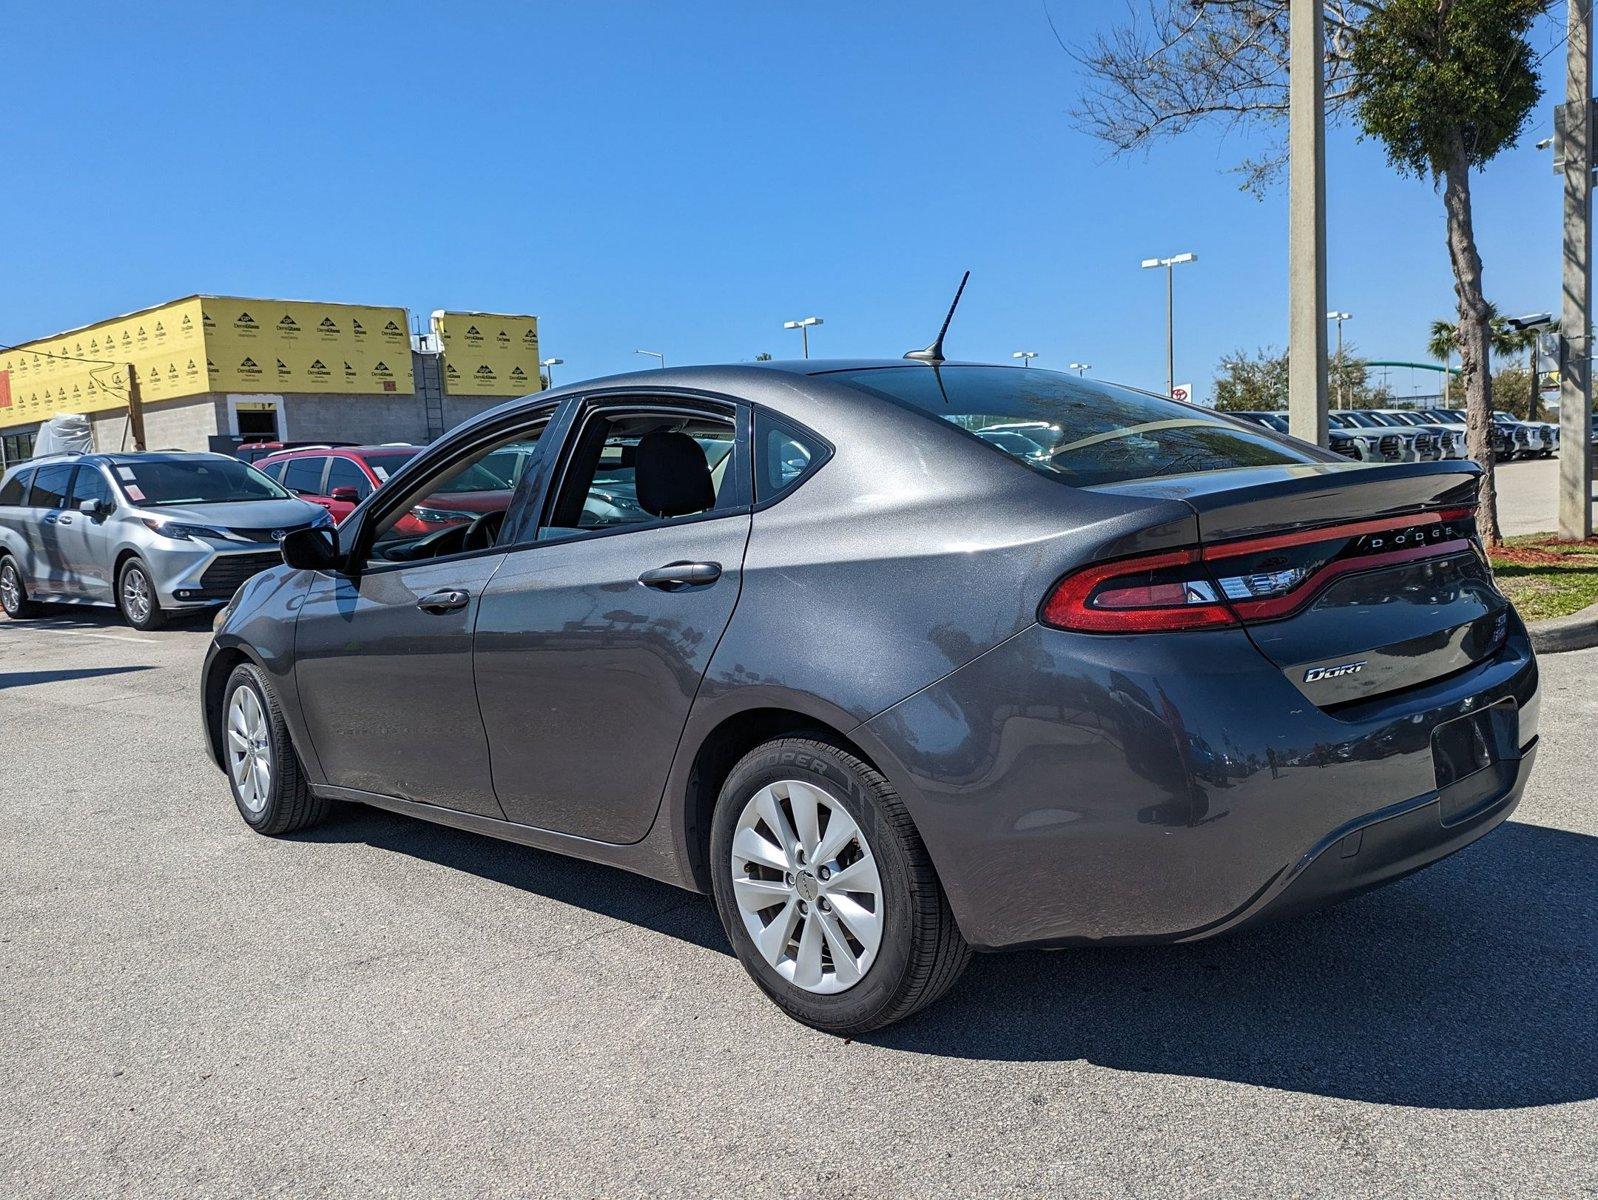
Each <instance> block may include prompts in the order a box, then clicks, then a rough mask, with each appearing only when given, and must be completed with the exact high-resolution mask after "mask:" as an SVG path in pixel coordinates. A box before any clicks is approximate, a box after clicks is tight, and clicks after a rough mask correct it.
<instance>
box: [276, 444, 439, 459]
mask: <svg viewBox="0 0 1598 1200" xmlns="http://www.w3.org/2000/svg"><path fill="white" fill-rule="evenodd" d="M425 449H427V447H426V446H412V445H403V446H399V445H388V446H382V445H378V446H294V447H292V448H290V449H288V450H274V451H273V452H272V453H271V454H268V455H266V456H265V457H264V458H263V460H262V461H265V459H266V458H299V457H303V456H304V455H307V454H321V455H328V454H354V455H357V456H359V455H362V454H393V453H395V452H396V451H404V450H409V451H411V452H413V453H416V454H420V453H421V452H422V451H423V450H425Z"/></svg>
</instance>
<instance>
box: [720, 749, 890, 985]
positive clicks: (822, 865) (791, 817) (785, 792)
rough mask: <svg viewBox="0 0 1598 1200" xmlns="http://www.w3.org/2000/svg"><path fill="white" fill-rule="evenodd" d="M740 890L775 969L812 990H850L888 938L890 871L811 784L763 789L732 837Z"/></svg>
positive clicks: (746, 919)
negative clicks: (885, 886) (885, 873)
mask: <svg viewBox="0 0 1598 1200" xmlns="http://www.w3.org/2000/svg"><path fill="white" fill-rule="evenodd" d="M732 890H733V896H734V898H735V900H736V901H737V904H738V913H739V915H740V916H741V917H742V918H743V923H744V929H745V930H746V931H748V934H749V937H750V939H751V940H752V941H753V942H754V944H755V948H756V949H757V950H758V951H759V952H760V956H761V957H762V958H764V959H765V960H766V962H767V963H768V964H770V966H771V968H772V969H773V970H775V971H776V972H777V973H778V974H779V975H781V976H782V977H783V978H784V979H786V980H787V981H788V982H789V983H792V984H793V985H795V986H796V987H801V988H803V989H804V990H805V991H807V992H821V993H830V992H842V991H847V990H848V989H849V988H851V987H853V986H854V985H855V984H857V983H859V982H860V980H861V979H862V978H864V977H865V974H866V972H867V971H869V970H870V969H871V964H872V963H873V962H874V961H875V960H876V957H877V950H878V948H879V947H880V946H881V945H882V921H883V903H882V879H881V876H880V875H879V874H878V873H877V862H876V859H875V858H874V857H873V856H872V853H871V847H870V846H869V845H868V844H867V843H866V838H865V834H863V833H861V832H860V827H859V826H858V825H857V824H855V820H854V818H853V817H851V816H850V815H849V811H848V810H847V809H846V808H844V806H843V805H842V804H841V803H840V802H839V801H837V800H836V799H834V798H833V797H831V796H829V795H828V794H827V793H826V792H824V791H822V790H821V789H819V788H817V787H815V786H814V785H812V784H808V783H801V782H800V781H798V780H796V779H785V780H781V781H779V782H777V783H773V784H770V785H769V786H767V787H763V788H761V789H760V790H759V791H758V792H756V793H755V794H754V796H752V797H751V798H750V800H749V802H748V803H747V804H745V805H744V808H743V812H741V813H740V814H739V815H738V826H737V829H736V830H734V832H733V837H732Z"/></svg>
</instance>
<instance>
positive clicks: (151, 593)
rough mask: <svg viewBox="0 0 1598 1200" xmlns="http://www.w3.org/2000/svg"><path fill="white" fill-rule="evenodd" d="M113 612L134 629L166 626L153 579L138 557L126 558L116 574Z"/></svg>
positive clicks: (148, 569)
mask: <svg viewBox="0 0 1598 1200" xmlns="http://www.w3.org/2000/svg"><path fill="white" fill-rule="evenodd" d="M117 610H118V611H119V612H121V614H122V619H123V620H124V621H126V622H127V623H128V624H129V625H131V626H133V628H135V629H139V630H150V629H159V628H161V626H162V625H164V624H166V613H165V611H163V610H162V608H161V597H160V596H158V595H156V591H155V580H154V578H153V577H152V576H151V574H150V568H149V567H147V566H145V565H144V560H143V559H141V558H130V559H128V561H127V562H125V563H123V564H122V569H121V570H120V571H118V572H117Z"/></svg>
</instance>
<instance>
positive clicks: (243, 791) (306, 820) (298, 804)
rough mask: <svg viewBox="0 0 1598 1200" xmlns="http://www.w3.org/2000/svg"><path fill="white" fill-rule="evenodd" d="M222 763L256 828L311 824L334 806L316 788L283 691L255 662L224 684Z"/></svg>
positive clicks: (270, 830) (284, 829)
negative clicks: (293, 735) (293, 734)
mask: <svg viewBox="0 0 1598 1200" xmlns="http://www.w3.org/2000/svg"><path fill="white" fill-rule="evenodd" d="M261 764H264V767H262V765H261ZM222 768H223V770H224V771H225V772H226V773H227V779H228V788H229V790H230V791H232V793H233V803H234V804H236V805H237V806H238V810H239V815H240V816H241V817H243V818H244V823H245V824H246V825H248V826H249V827H250V828H251V829H253V830H255V832H256V833H262V834H266V835H267V836H269V837H277V836H279V835H281V834H285V833H295V832H297V831H299V830H301V829H308V828H310V827H311V826H312V825H316V824H319V823H320V822H321V821H322V820H323V819H324V818H325V817H326V816H327V814H328V813H329V812H330V811H331V810H332V808H333V802H332V801H331V800H324V799H321V798H319V797H317V796H314V795H312V794H311V789H310V786H309V785H308V784H307V783H306V782H305V771H304V768H302V767H301V766H300V758H299V755H298V754H296V753H295V752H294V743H293V742H292V741H291V740H290V738H289V731H288V726H287V725H286V724H285V723H284V721H283V710H282V709H281V708H280V707H279V705H278V702H277V696H276V695H274V694H273V691H272V686H271V684H270V683H269V682H268V681H267V678H266V676H265V675H264V674H263V673H262V671H261V669H260V668H259V667H256V666H255V665H253V664H251V663H242V664H240V665H239V666H237V667H235V668H234V669H233V674H232V675H230V676H228V681H227V685H226V686H225V687H224V688H223V689H222ZM263 776H264V780H263Z"/></svg>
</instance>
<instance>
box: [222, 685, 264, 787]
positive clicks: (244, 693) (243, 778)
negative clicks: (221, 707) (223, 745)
mask: <svg viewBox="0 0 1598 1200" xmlns="http://www.w3.org/2000/svg"><path fill="white" fill-rule="evenodd" d="M267 734H268V729H267V724H266V712H265V710H264V709H262V707H261V701H260V699H259V697H257V696H256V694H255V692H254V690H253V689H251V688H247V687H239V688H235V689H234V691H233V698H232V699H231V700H229V701H228V706H227V750H228V768H229V771H230V772H231V774H232V776H233V787H234V790H235V791H237V792H238V797H239V803H240V804H242V805H244V809H245V811H246V812H248V813H249V814H250V815H251V816H256V815H258V814H259V813H260V812H261V810H262V809H264V808H265V807H266V797H267V789H269V788H270V787H271V786H272V745H271V740H270V738H269V737H268V736H267Z"/></svg>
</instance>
